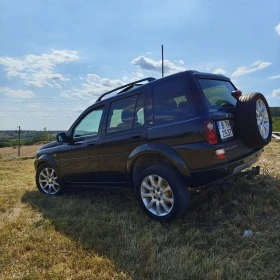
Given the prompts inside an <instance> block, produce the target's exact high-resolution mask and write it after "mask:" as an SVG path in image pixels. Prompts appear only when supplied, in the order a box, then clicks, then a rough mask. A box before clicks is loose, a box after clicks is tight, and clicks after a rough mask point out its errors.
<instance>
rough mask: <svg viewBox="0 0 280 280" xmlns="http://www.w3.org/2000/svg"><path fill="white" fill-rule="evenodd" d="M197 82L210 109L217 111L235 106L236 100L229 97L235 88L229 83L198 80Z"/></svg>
mask: <svg viewBox="0 0 280 280" xmlns="http://www.w3.org/2000/svg"><path fill="white" fill-rule="evenodd" d="M198 81H199V83H200V86H201V88H202V90H203V93H204V95H205V97H206V100H207V101H208V102H207V103H208V107H209V108H210V109H213V110H218V109H219V108H224V107H233V106H235V105H236V101H237V100H236V99H235V98H234V97H233V96H232V95H231V93H232V91H234V90H235V88H234V87H233V85H232V84H231V83H230V82H228V81H222V80H210V79H199V80H198Z"/></svg>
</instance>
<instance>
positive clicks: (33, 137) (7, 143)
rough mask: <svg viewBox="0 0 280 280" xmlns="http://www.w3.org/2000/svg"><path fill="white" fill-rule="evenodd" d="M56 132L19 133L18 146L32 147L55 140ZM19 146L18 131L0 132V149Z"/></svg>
mask: <svg viewBox="0 0 280 280" xmlns="http://www.w3.org/2000/svg"><path fill="white" fill-rule="evenodd" d="M56 134H57V132H56V131H51V132H49V131H47V130H44V131H21V139H20V145H27V146H28V145H34V144H36V143H41V142H51V141H55V139H56ZM18 145H19V140H18V131H0V148H3V147H15V146H18Z"/></svg>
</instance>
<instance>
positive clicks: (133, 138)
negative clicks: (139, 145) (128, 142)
mask: <svg viewBox="0 0 280 280" xmlns="http://www.w3.org/2000/svg"><path fill="white" fill-rule="evenodd" d="M130 139H132V140H135V139H141V135H135V136H132V137H130Z"/></svg>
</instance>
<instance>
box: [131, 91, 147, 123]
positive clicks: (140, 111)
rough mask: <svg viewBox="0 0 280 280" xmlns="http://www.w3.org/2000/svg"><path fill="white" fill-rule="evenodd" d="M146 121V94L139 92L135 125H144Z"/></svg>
mask: <svg viewBox="0 0 280 280" xmlns="http://www.w3.org/2000/svg"><path fill="white" fill-rule="evenodd" d="M144 123H145V116H144V94H139V96H138V100H137V104H136V109H135V115H134V122H133V127H139V126H142V125H144Z"/></svg>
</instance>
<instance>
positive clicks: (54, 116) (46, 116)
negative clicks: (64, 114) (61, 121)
mask: <svg viewBox="0 0 280 280" xmlns="http://www.w3.org/2000/svg"><path fill="white" fill-rule="evenodd" d="M44 118H57V115H44Z"/></svg>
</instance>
